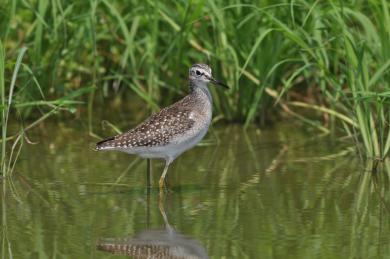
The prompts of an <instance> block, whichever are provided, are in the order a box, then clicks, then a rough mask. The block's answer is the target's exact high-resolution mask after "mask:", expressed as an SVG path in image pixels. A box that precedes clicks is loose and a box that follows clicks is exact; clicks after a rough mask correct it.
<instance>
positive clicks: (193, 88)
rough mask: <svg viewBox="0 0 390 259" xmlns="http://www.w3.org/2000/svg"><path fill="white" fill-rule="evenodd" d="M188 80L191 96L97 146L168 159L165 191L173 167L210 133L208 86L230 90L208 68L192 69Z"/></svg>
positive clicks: (210, 99)
mask: <svg viewBox="0 0 390 259" xmlns="http://www.w3.org/2000/svg"><path fill="white" fill-rule="evenodd" d="M188 79H189V93H188V95H186V96H185V97H183V98H182V99H181V100H179V101H177V102H175V103H173V104H172V105H170V106H168V107H165V108H163V109H161V110H160V111H159V112H157V113H154V114H152V115H151V116H150V117H149V118H147V119H146V120H145V121H144V122H142V123H140V124H139V125H138V126H136V127H135V128H133V129H130V130H129V131H127V132H125V133H122V134H119V135H117V136H114V137H110V138H107V139H105V140H102V141H100V142H98V143H96V148H95V149H96V150H97V151H111V150H112V151H121V152H125V153H128V154H134V155H138V156H140V157H142V158H152V159H153V158H157V159H164V160H165V166H164V170H163V172H162V174H161V177H160V180H159V187H160V190H161V189H162V188H163V187H164V182H165V177H166V175H167V172H168V168H169V165H170V164H171V163H172V162H173V161H174V160H175V159H176V158H177V157H178V156H179V155H181V154H182V153H183V152H185V151H187V150H188V149H190V148H192V147H193V146H195V145H196V144H197V143H198V142H199V141H201V140H202V138H203V137H204V136H205V135H206V133H207V131H208V128H209V126H210V123H211V119H212V106H213V99H212V96H211V93H210V90H209V88H208V83H212V84H214V85H217V86H222V87H225V88H229V87H228V86H227V85H226V84H225V83H223V82H221V81H219V80H216V79H214V78H213V76H212V71H211V68H210V67H209V66H208V65H206V64H194V65H192V66H191V67H190V69H189V75H188Z"/></svg>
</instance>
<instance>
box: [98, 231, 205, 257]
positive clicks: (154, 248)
mask: <svg viewBox="0 0 390 259" xmlns="http://www.w3.org/2000/svg"><path fill="white" fill-rule="evenodd" d="M97 249H98V250H101V251H106V252H110V253H113V254H116V255H129V256H133V257H134V258H208V257H207V254H206V251H205V249H204V248H203V247H202V246H201V245H200V244H199V242H198V241H196V240H192V239H188V238H187V237H186V236H183V235H181V234H179V233H176V232H174V231H167V230H145V231H143V232H141V233H139V234H138V235H136V236H134V237H132V238H129V239H121V240H119V239H105V240H103V241H101V242H99V244H98V245H97Z"/></svg>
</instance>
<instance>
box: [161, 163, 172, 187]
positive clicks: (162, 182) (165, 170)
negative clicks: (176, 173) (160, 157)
mask: <svg viewBox="0 0 390 259" xmlns="http://www.w3.org/2000/svg"><path fill="white" fill-rule="evenodd" d="M169 164H170V163H169V161H166V162H165V167H164V171H163V173H162V175H161V177H160V181H159V186H160V192H161V191H162V189H163V187H164V179H165V176H166V175H167V172H168V167H169Z"/></svg>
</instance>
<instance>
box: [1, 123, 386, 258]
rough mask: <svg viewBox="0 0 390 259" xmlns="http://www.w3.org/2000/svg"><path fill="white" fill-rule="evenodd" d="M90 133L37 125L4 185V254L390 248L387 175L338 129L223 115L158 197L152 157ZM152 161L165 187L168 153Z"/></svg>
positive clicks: (328, 253) (353, 253)
mask: <svg viewBox="0 0 390 259" xmlns="http://www.w3.org/2000/svg"><path fill="white" fill-rule="evenodd" d="M86 132H87V130H86V129H85V128H83V127H82V126H81V125H78V124H77V123H75V124H74V125H66V126H65V125H62V124H61V125H57V124H51V123H46V124H45V127H44V128H43V129H36V130H34V132H32V133H31V134H30V135H29V137H30V139H31V140H32V141H38V142H39V144H36V145H25V147H24V149H23V152H22V154H21V157H20V160H19V162H18V164H17V168H16V170H15V173H14V177H13V188H11V187H10V185H7V186H8V188H7V190H6V195H5V196H4V195H3V194H1V195H2V200H3V203H2V215H3V224H2V237H3V239H2V242H3V245H2V247H1V249H2V254H3V255H4V254H5V257H6V258H8V255H7V254H8V252H10V253H12V255H13V257H14V258H121V257H125V255H126V254H131V253H141V252H146V253H155V254H157V255H160V256H167V255H168V253H171V254H172V253H176V255H177V256H178V257H179V255H185V256H184V257H190V256H193V257H192V258H196V257H200V258H203V257H207V256H208V257H210V258H390V217H389V216H390V195H389V173H388V171H386V170H385V169H382V167H380V168H379V169H378V171H377V173H376V174H372V173H370V172H367V170H366V168H365V167H364V166H362V163H361V162H360V160H359V159H358V158H357V157H356V155H355V154H354V153H353V152H350V151H349V150H348V146H347V145H346V144H342V143H339V142H338V141H337V140H336V139H334V138H332V137H331V136H321V135H318V133H317V132H311V131H307V130H305V129H304V128H303V127H299V126H297V125H294V124H284V125H282V124H280V125H276V126H275V127H272V128H269V129H265V130H258V129H248V130H246V131H244V130H243V129H242V128H241V127H240V126H238V125H232V126H224V125H219V126H217V127H214V128H213V129H212V130H211V132H210V133H209V134H208V135H207V137H206V139H205V141H204V142H202V144H201V145H199V146H197V147H195V148H194V149H192V150H190V151H188V152H186V153H184V154H183V155H182V156H181V157H179V158H178V159H177V160H176V161H175V162H174V163H173V164H172V167H171V168H170V171H169V173H168V176H169V179H168V183H169V188H170V191H169V192H168V193H166V194H165V195H164V196H163V197H160V196H159V195H158V190H157V189H156V188H153V189H152V190H151V191H150V192H148V191H147V190H146V188H145V184H146V161H145V160H141V159H137V158H135V157H134V156H129V155H127V154H122V153H116V152H111V153H110V152H106V153H98V152H94V151H92V150H90V147H91V145H92V143H93V142H94V141H95V139H93V138H90V137H88V136H87V134H86ZM348 152H349V155H347V156H345V155H343V154H344V153H348ZM152 165H153V182H154V185H157V183H158V178H159V174H160V173H161V171H162V168H163V163H162V162H160V161H153V162H152ZM386 165H387V164H386ZM386 165H384V166H383V168H385V167H386ZM368 168H370V167H368ZM104 250H106V251H104ZM107 250H109V251H107ZM112 253H116V254H117V255H113V254H112Z"/></svg>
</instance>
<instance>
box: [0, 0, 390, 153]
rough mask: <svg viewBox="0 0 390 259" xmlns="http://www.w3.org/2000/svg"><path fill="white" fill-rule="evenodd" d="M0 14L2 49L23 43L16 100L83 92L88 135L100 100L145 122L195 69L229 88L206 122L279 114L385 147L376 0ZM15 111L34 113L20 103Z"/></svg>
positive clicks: (98, 4) (375, 149) (42, 7)
mask: <svg viewBox="0 0 390 259" xmlns="http://www.w3.org/2000/svg"><path fill="white" fill-rule="evenodd" d="M0 14H4V15H2V18H0V28H4V30H0V37H1V38H2V39H3V42H4V44H5V46H6V49H7V52H8V53H11V54H12V53H14V52H15V51H16V50H18V49H20V48H21V46H23V45H26V46H29V52H30V53H31V56H30V57H29V60H28V64H29V67H30V68H31V72H32V73H33V75H34V78H35V79H34V80H31V79H30V78H20V84H21V85H25V86H26V89H28V90H26V92H25V95H24V98H25V101H26V99H27V100H29V101H30V102H34V101H36V100H37V99H39V98H40V91H37V89H36V88H35V90H33V89H34V87H28V86H29V85H31V84H34V83H35V82H39V84H40V89H41V91H42V93H44V95H45V96H46V97H47V98H48V99H52V100H57V99H59V98H62V97H63V96H65V95H68V94H71V93H72V92H75V91H79V90H80V89H84V90H85V89H88V90H85V92H88V95H85V97H83V98H81V99H82V100H84V101H86V102H87V109H86V111H87V112H86V113H85V114H86V115H87V117H88V118H87V119H88V124H89V130H90V133H91V134H93V133H94V130H93V121H94V120H93V119H94V118H93V114H94V111H95V110H96V109H98V108H99V107H100V106H102V105H103V104H104V105H107V104H108V103H109V102H111V103H118V101H119V102H123V103H128V102H129V100H134V97H133V96H136V97H137V99H138V100H142V101H143V102H144V104H145V105H146V106H147V107H148V109H149V111H148V112H146V114H145V115H148V113H149V112H150V110H151V111H154V110H157V109H158V107H159V106H165V105H167V104H169V103H172V101H173V100H177V99H178V98H179V96H183V95H184V92H185V91H187V87H186V83H187V82H186V81H185V80H184V78H186V74H187V68H188V67H189V66H190V65H191V64H192V63H197V62H205V63H210V65H211V66H212V67H213V68H215V69H214V70H215V71H213V73H214V74H215V75H216V77H218V78H224V79H225V80H226V81H227V83H228V84H229V85H230V86H231V90H230V91H228V92H222V91H218V90H215V89H214V90H212V91H214V93H213V95H214V96H215V102H214V103H215V105H214V106H215V112H216V113H217V114H218V115H217V119H224V120H227V121H239V122H242V123H244V124H245V125H246V126H248V125H250V124H251V123H259V124H263V125H264V124H266V122H268V121H274V120H278V119H279V115H277V114H282V113H283V112H287V114H289V115H292V116H294V117H296V118H297V119H299V120H301V121H302V122H303V123H308V124H309V125H310V126H312V127H315V128H318V129H319V130H321V131H324V132H330V131H337V132H342V133H344V134H346V135H348V136H350V137H351V138H353V139H355V140H356V141H355V142H356V146H357V147H358V150H359V151H360V154H362V157H369V158H378V159H383V158H384V157H386V155H387V154H388V152H389V149H390V130H389V127H388V124H389V115H390V114H389V109H388V106H389V105H388V96H389V94H388V92H389V90H390V89H389V84H388V82H389V81H390V75H389V68H390V46H389V44H388V42H389V39H390V32H389V29H388V28H390V18H389V17H390V14H389V3H388V2H387V1H385V0H381V1H374V0H370V1H361V2H350V3H345V2H343V1H325V2H323V1H314V2H311V1H304V0H299V1H284V2H280V1H267V2H263V1H259V2H251V4H246V3H244V2H243V1H233V0H230V1H219V0H210V1H184V2H177V1H176V2H170V3H167V2H159V1H138V0H132V1H127V2H126V3H124V2H121V3H119V2H115V3H114V2H110V1H106V0H101V1H98V0H90V1H72V2H63V1H48V0H36V1H33V2H30V3H27V2H17V1H12V0H8V1H7V4H5V5H3V6H2V7H0ZM85 92H84V93H85ZM111 100H113V101H111ZM121 106H122V107H123V106H124V105H123V104H122V105H121ZM73 107H74V106H73ZM80 107H81V108H80V109H81V110H82V111H84V109H83V108H82V106H80ZM306 110H308V112H307V111H306ZM312 111H314V113H313V112H312ZM83 114H84V113H83ZM22 115H23V116H25V117H26V118H29V117H32V116H34V115H33V113H32V112H31V107H24V109H23V112H22ZM282 116H283V115H282ZM144 117H146V116H144Z"/></svg>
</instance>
